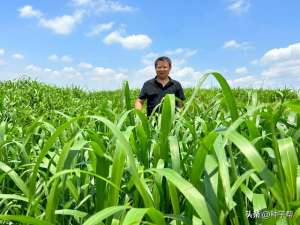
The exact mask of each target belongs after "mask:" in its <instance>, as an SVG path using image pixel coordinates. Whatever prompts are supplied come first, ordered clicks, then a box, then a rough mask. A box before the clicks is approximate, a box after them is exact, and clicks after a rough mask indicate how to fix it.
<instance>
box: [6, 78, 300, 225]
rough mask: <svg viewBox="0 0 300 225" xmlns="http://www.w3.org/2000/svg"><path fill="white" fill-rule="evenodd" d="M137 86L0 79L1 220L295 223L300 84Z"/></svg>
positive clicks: (298, 212)
mask: <svg viewBox="0 0 300 225" xmlns="http://www.w3.org/2000/svg"><path fill="white" fill-rule="evenodd" d="M207 76H213V77H214V78H215V79H217V81H218V82H219V84H220V88H215V89H201V84H202V83H203V81H204V80H205V79H206V78H207ZM138 94H139V90H130V89H129V86H128V83H127V82H125V83H124V86H123V89H122V90H118V91H100V92H87V91H84V90H82V89H80V88H78V87H69V88H59V87H54V86H48V85H46V84H42V83H39V82H37V81H34V80H30V79H22V80H16V81H3V82H1V83H0V224H34V225H51V224H52V225H54V224H59V225H70V224H74V225H79V224H84V225H100V224H105V225H109V224H115V225H117V224H122V225H135V224H158V225H163V224H176V225H180V224H205V225H221V224H232V225H247V224H257V225H258V224H264V225H272V224H276V225H279V224H288V225H297V224H300V218H299V217H300V165H299V160H300V153H299V151H300V96H299V92H297V91H295V90H289V89H282V90H262V89H233V90H231V89H230V87H229V86H228V84H227V82H226V81H225V79H224V78H223V77H222V76H221V75H220V74H218V73H212V74H206V75H204V76H203V77H202V78H201V79H200V80H199V83H198V84H197V86H196V88H194V89H186V90H185V94H186V97H187V100H186V101H185V103H184V105H185V106H184V108H182V109H179V110H177V109H176V110H175V107H174V106H175V97H174V96H173V95H167V96H166V97H165V99H164V101H163V103H162V104H161V106H160V107H162V113H161V114H159V115H152V116H150V117H149V118H147V117H146V116H145V111H143V112H140V111H137V110H135V109H134V108H133V102H134V99H135V98H136V97H137V96H138Z"/></svg>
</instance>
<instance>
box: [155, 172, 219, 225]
mask: <svg viewBox="0 0 300 225" xmlns="http://www.w3.org/2000/svg"><path fill="white" fill-rule="evenodd" d="M153 170H154V171H155V172H157V173H159V174H160V175H161V176H165V177H166V179H167V180H168V181H170V182H171V183H172V184H173V185H174V186H175V187H176V188H177V189H178V190H179V191H180V192H181V193H182V194H183V195H184V196H185V198H186V199H187V200H188V201H189V202H190V204H191V205H192V206H193V208H194V209H195V211H196V212H197V213H198V215H199V217H200V218H201V219H202V220H203V221H204V223H205V224H207V225H218V224H219V220H218V216H217V214H216V213H215V212H214V211H213V210H212V207H211V206H210V205H209V204H208V203H207V202H206V200H205V198H204V196H203V195H202V194H201V193H200V192H198V190H197V189H196V188H195V187H194V186H193V185H192V184H191V183H189V182H188V181H186V180H185V179H183V178H182V177H181V176H180V175H179V174H178V173H176V172H175V171H174V170H171V169H168V168H165V169H153Z"/></svg>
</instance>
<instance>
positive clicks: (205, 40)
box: [0, 0, 300, 90]
mask: <svg viewBox="0 0 300 225" xmlns="http://www.w3.org/2000/svg"><path fill="white" fill-rule="evenodd" d="M4 2H5V3H4ZM299 10H300V2H299V1H297V0H286V1H279V0H214V1H213V0H202V1H200V0H190V1H179V0H178V1H174V0H172V1H171V0H164V1H157V0H156V1H153V0H152V1H150V0H144V1H143V0H139V1H138V0H119V1H115V0H51V1H50V0H48V1H38V0H31V1H30V0H11V1H3V3H2V6H1V7H0V29H1V35H0V79H1V80H8V79H15V78H18V77H20V76H23V75H27V76H30V77H32V78H33V79H37V80H39V81H42V82H47V83H51V84H56V85H60V86H66V85H68V86H70V85H79V86H81V87H83V88H86V89H93V90H94V89H102V90H103V89H116V88H120V86H121V83H122V81H123V80H128V81H129V82H130V86H131V87H140V86H141V85H142V84H143V82H144V81H146V80H147V79H150V78H152V77H153V76H154V75H155V71H154V67H153V61H154V60H155V58H156V57H158V56H161V55H167V56H169V57H170V58H171V59H172V61H173V68H172V71H171V77H172V78H174V79H176V80H178V81H180V82H181V83H182V84H183V86H184V87H192V86H194V84H195V82H196V81H197V80H198V79H199V78H200V77H201V75H202V74H204V73H206V72H208V71H219V72H221V73H222V74H223V75H224V76H225V77H226V78H227V80H228V81H229V83H230V84H231V85H232V86H234V87H237V86H239V87H253V88H260V87H265V88H275V87H285V86H286V87H290V88H295V89H299V87H300V29H299V27H300V18H299ZM205 85H206V86H208V87H209V86H211V85H214V82H213V81H212V80H210V81H208V82H207V83H206V84H205Z"/></svg>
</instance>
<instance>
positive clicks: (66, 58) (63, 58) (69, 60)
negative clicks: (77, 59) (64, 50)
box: [61, 55, 73, 63]
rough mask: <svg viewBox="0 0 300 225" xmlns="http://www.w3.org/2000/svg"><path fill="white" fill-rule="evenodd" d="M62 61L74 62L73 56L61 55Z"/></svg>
mask: <svg viewBox="0 0 300 225" xmlns="http://www.w3.org/2000/svg"><path fill="white" fill-rule="evenodd" d="M61 61H62V62H63V63H71V62H73V58H72V57H70V56H67V55H64V56H62V57H61Z"/></svg>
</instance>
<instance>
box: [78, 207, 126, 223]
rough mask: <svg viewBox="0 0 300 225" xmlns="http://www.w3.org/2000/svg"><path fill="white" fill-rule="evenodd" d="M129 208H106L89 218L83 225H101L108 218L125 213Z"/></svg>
mask: <svg viewBox="0 0 300 225" xmlns="http://www.w3.org/2000/svg"><path fill="white" fill-rule="evenodd" d="M128 208H129V207H128V206H112V207H108V208H105V209H103V210H101V211H100V212H97V213H95V214H94V215H92V216H91V217H90V218H88V219H87V220H86V221H85V222H84V223H83V225H99V224H100V223H101V222H102V221H103V220H105V219H106V218H108V217H110V216H112V215H114V214H116V213H118V212H121V211H124V210H126V209H128Z"/></svg>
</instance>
